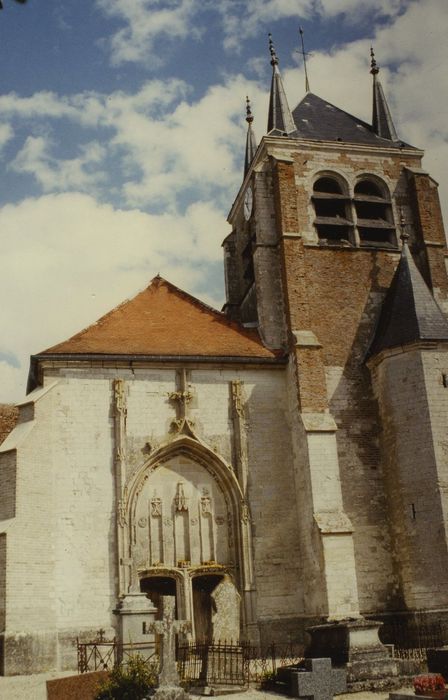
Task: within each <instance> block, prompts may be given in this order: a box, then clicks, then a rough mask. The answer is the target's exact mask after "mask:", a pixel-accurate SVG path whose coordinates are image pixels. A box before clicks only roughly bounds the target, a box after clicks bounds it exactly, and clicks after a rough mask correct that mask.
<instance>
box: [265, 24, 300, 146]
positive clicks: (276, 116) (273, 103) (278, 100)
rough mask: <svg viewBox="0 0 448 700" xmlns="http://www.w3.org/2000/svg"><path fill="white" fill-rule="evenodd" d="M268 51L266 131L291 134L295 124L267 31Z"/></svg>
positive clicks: (272, 43) (294, 129) (270, 36)
mask: <svg viewBox="0 0 448 700" xmlns="http://www.w3.org/2000/svg"><path fill="white" fill-rule="evenodd" d="M268 36H269V52H270V54H271V66H272V80H271V95H270V98H269V113H268V133H270V132H271V131H280V133H281V134H282V135H287V134H291V133H292V132H293V131H296V125H295V124H294V119H293V118H292V114H291V110H290V109H289V105H288V100H287V99H286V93H285V88H284V87H283V81H282V76H281V75H280V70H279V67H278V58H277V54H276V53H275V48H274V42H273V41H272V34H271V33H269V35H268Z"/></svg>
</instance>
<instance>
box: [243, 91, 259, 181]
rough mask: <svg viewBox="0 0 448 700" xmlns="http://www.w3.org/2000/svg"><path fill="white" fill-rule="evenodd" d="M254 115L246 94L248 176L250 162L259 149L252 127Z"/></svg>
mask: <svg viewBox="0 0 448 700" xmlns="http://www.w3.org/2000/svg"><path fill="white" fill-rule="evenodd" d="M253 120H254V116H253V114H252V110H251V107H250V100H249V98H248V97H247V96H246V121H247V125H248V126H247V137H246V155H245V157H244V176H246V173H247V171H248V170H249V167H250V164H251V163H252V161H253V159H254V155H255V151H256V150H257V140H256V138H255V134H254V130H253V129H252V122H253Z"/></svg>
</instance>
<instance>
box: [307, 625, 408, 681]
mask: <svg viewBox="0 0 448 700" xmlns="http://www.w3.org/2000/svg"><path fill="white" fill-rule="evenodd" d="M381 624H382V623H381V622H377V621H375V620H364V619H363V618H360V619H356V620H341V621H339V622H329V623H327V624H324V625H316V626H315V627H309V628H308V629H307V632H308V633H309V634H310V636H311V642H310V644H309V645H308V647H307V649H306V650H305V656H307V657H311V658H322V657H329V658H331V660H332V662H333V665H334V666H345V667H346V669H347V682H348V684H349V685H352V686H353V685H357V684H360V686H362V685H365V687H368V686H369V685H371V684H372V683H375V682H376V683H377V682H379V681H386V682H387V680H388V679H391V680H392V679H394V678H396V677H397V676H398V673H399V671H398V665H397V662H396V661H395V660H394V659H391V658H390V656H389V655H388V652H387V649H386V647H385V646H384V645H383V644H381V642H380V640H379V637H378V630H379V628H380V626H381Z"/></svg>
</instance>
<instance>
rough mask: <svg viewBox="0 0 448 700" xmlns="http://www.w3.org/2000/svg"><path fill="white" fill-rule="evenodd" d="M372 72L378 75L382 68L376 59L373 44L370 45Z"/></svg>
mask: <svg viewBox="0 0 448 700" xmlns="http://www.w3.org/2000/svg"><path fill="white" fill-rule="evenodd" d="M370 72H371V74H372V75H377V74H378V73H379V72H380V69H379V67H378V65H377V63H376V60H375V53H374V51H373V46H371V47H370Z"/></svg>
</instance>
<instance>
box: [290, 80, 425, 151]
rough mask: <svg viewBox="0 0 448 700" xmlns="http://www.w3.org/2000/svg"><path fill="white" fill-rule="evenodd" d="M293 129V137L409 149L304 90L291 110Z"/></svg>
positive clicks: (406, 145)
mask: <svg viewBox="0 0 448 700" xmlns="http://www.w3.org/2000/svg"><path fill="white" fill-rule="evenodd" d="M292 116H293V118H294V121H295V124H296V127H297V132H296V133H295V134H293V136H295V137H298V138H305V139H311V140H314V141H338V142H341V141H345V142H347V143H359V144H365V145H368V146H377V147H378V146H385V147H387V148H402V147H403V146H405V147H406V148H413V146H409V144H406V143H404V142H403V141H391V140H389V139H387V138H382V137H381V136H378V134H376V133H375V131H374V129H373V127H372V126H370V124H367V123H366V122H363V121H362V120H361V119H358V118H357V117H354V116H353V115H351V114H349V113H348V112H344V110H342V109H339V107H336V106H335V105H333V104H331V103H330V102H327V101H326V100H323V99H322V98H321V97H318V96H317V95H314V94H313V93H312V92H309V93H307V95H305V97H304V98H303V100H301V102H299V104H298V105H297V107H296V108H295V109H294V110H293V113H292Z"/></svg>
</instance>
